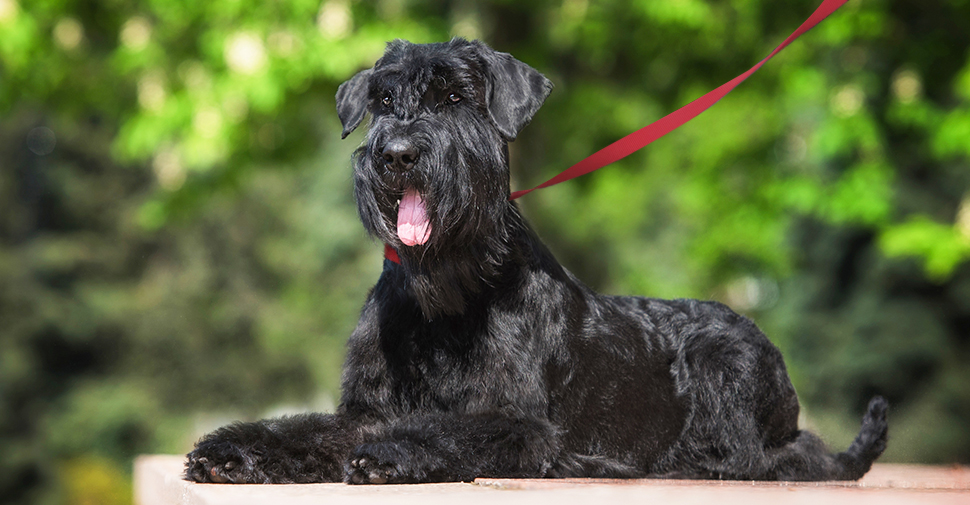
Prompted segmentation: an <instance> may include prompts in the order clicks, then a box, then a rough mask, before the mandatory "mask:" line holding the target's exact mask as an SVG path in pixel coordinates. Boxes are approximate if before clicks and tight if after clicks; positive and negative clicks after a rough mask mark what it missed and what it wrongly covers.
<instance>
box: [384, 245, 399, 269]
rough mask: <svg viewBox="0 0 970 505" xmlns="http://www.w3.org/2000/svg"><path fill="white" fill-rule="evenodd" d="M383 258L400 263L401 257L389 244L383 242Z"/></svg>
mask: <svg viewBox="0 0 970 505" xmlns="http://www.w3.org/2000/svg"><path fill="white" fill-rule="evenodd" d="M384 259H387V260H391V261H393V262H394V263H397V264H398V265H400V264H401V258H400V256H398V255H397V251H396V250H394V248H393V247H391V244H384Z"/></svg>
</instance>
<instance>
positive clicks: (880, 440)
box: [763, 396, 889, 481]
mask: <svg viewBox="0 0 970 505" xmlns="http://www.w3.org/2000/svg"><path fill="white" fill-rule="evenodd" d="M888 409H889V403H888V402H887V401H886V400H885V399H884V398H883V397H881V396H877V397H875V398H873V399H872V400H870V401H869V409H868V411H867V412H866V415H865V417H864V418H863V419H862V429H861V430H859V434H858V435H857V436H856V437H855V440H854V441H853V442H852V445H850V446H849V448H848V449H846V450H845V452H840V453H838V454H832V453H830V452H829V451H828V449H826V447H825V444H824V443H823V442H822V440H821V439H820V438H818V437H817V436H815V435H814V434H813V433H811V432H809V431H805V430H802V431H800V432H798V436H797V437H796V438H795V440H793V441H792V442H790V443H788V444H786V445H784V446H782V447H780V448H779V449H778V451H777V452H776V453H775V458H774V459H773V462H772V467H773V468H772V470H771V471H769V472H768V473H766V474H765V476H764V477H763V478H765V479H768V480H801V481H825V480H859V479H861V478H862V476H863V475H865V474H866V472H868V471H869V469H870V468H872V463H873V462H874V461H875V460H876V458H878V457H879V455H880V454H882V451H884V450H885V449H886V433H887V431H888V423H887V422H886V411H887V410H888Z"/></svg>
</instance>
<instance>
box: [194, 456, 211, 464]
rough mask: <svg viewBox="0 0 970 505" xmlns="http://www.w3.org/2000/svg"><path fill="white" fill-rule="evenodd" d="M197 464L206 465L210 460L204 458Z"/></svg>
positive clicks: (198, 460)
mask: <svg viewBox="0 0 970 505" xmlns="http://www.w3.org/2000/svg"><path fill="white" fill-rule="evenodd" d="M196 462H198V463H200V464H203V465H204V464H206V463H208V462H209V458H207V457H205V456H202V457H201V458H199V459H197V460H196Z"/></svg>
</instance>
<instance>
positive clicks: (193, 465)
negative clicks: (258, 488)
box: [185, 427, 270, 484]
mask: <svg viewBox="0 0 970 505" xmlns="http://www.w3.org/2000/svg"><path fill="white" fill-rule="evenodd" d="M231 428H232V427H226V428H222V429H220V430H218V431H216V432H214V433H210V434H209V435H206V436H205V437H204V438H203V439H202V440H200V441H199V442H198V443H197V444H196V445H195V450H193V451H192V452H190V453H189V454H188V459H187V461H186V462H185V478H186V479H187V480H192V481H195V482H212V483H216V484H225V483H233V484H262V483H267V482H269V481H270V479H269V478H268V477H267V475H265V474H264V473H263V472H262V471H260V470H259V461H260V459H261V452H260V451H259V449H258V448H255V447H253V446H252V444H247V443H245V442H244V441H243V440H241V438H240V434H239V433H238V432H236V431H234V430H232V429H231Z"/></svg>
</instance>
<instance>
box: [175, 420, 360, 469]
mask: <svg viewBox="0 0 970 505" xmlns="http://www.w3.org/2000/svg"><path fill="white" fill-rule="evenodd" d="M360 442H361V435H360V429H358V428H357V427H356V426H355V424H354V423H352V422H350V421H349V420H348V419H346V418H345V417H343V416H340V415H329V414H305V415H299V416H292V417H281V418H277V419H266V420H262V421H258V422H255V423H236V424H231V425H229V426H224V427H222V428H220V429H218V430H216V431H214V432H212V433H209V434H208V435H206V436H205V437H203V438H202V439H201V440H199V442H197V443H196V444H195V450H193V451H192V452H191V453H189V455H188V461H187V462H186V464H185V478H186V479H188V480H193V481H196V482H215V483H225V482H231V483H235V484H243V483H246V484H284V483H294V482H339V481H340V480H341V477H342V476H343V463H344V461H345V460H346V459H347V455H348V454H349V453H350V450H351V449H352V448H353V447H355V446H356V445H358V444H359V443H360Z"/></svg>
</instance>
